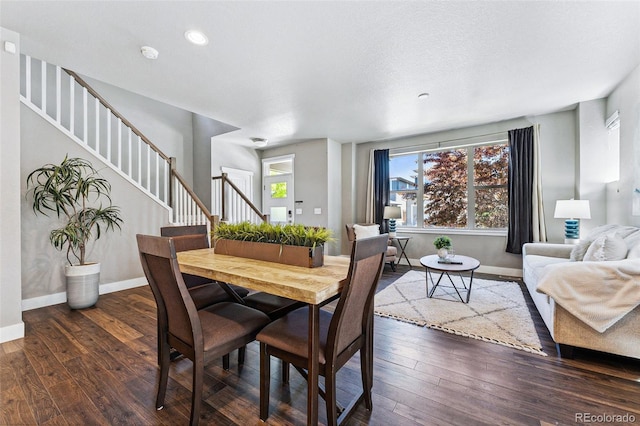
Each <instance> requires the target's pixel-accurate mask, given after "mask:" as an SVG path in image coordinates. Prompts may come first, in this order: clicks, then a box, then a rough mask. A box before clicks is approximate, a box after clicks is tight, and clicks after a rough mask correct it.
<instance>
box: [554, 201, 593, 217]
mask: <svg viewBox="0 0 640 426" xmlns="http://www.w3.org/2000/svg"><path fill="white" fill-rule="evenodd" d="M553 217H554V218H562V219H591V209H590V208H589V200H558V201H556V210H555V212H554V213H553Z"/></svg>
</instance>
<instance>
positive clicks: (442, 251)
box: [433, 235, 452, 260]
mask: <svg viewBox="0 0 640 426" xmlns="http://www.w3.org/2000/svg"><path fill="white" fill-rule="evenodd" d="M433 245H434V246H435V248H436V249H437V250H438V257H440V259H443V260H444V259H446V258H447V255H448V254H449V250H451V247H452V242H451V238H449V237H447V236H446V235H441V236H439V237H438V238H436V239H435V240H433Z"/></svg>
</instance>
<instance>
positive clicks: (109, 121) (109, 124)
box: [107, 108, 111, 162]
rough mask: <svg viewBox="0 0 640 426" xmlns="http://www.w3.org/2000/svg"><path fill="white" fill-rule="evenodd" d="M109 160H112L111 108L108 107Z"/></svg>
mask: <svg viewBox="0 0 640 426" xmlns="http://www.w3.org/2000/svg"><path fill="white" fill-rule="evenodd" d="M107 161H108V162H111V110H110V109H109V108H107Z"/></svg>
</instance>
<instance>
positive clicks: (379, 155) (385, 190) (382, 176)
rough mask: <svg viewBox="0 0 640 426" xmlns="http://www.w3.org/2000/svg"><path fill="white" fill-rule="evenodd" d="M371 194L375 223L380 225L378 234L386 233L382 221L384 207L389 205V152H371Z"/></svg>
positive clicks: (378, 150) (384, 223) (377, 150)
mask: <svg viewBox="0 0 640 426" xmlns="http://www.w3.org/2000/svg"><path fill="white" fill-rule="evenodd" d="M373 169H374V176H373V194H374V212H375V219H376V223H378V224H380V233H383V234H384V233H385V232H387V222H386V221H385V220H384V219H382V216H383V213H384V206H386V205H389V150H388V149H376V150H375V151H373Z"/></svg>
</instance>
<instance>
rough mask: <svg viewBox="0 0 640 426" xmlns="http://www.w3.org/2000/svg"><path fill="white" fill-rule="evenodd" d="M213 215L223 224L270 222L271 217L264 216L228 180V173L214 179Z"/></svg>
mask: <svg viewBox="0 0 640 426" xmlns="http://www.w3.org/2000/svg"><path fill="white" fill-rule="evenodd" d="M212 179H213V200H214V205H213V213H214V214H215V215H217V216H219V217H220V221H222V222H231V223H239V222H252V223H257V222H260V221H262V222H268V221H269V217H268V215H266V214H263V213H262V212H261V211H260V210H259V209H258V208H257V207H256V206H255V205H254V204H253V202H251V200H249V198H248V197H247V196H246V195H245V194H244V193H243V192H242V191H241V190H240V189H239V188H238V187H237V186H236V185H235V184H234V183H233V182H232V181H231V180H230V179H229V178H228V175H227V173H222V176H214V177H213V178H212Z"/></svg>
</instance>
